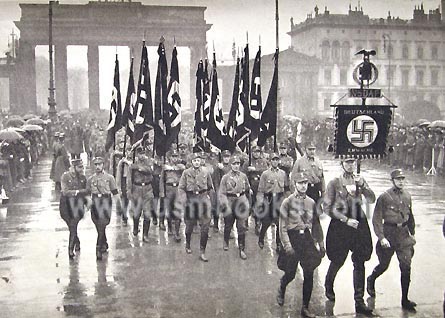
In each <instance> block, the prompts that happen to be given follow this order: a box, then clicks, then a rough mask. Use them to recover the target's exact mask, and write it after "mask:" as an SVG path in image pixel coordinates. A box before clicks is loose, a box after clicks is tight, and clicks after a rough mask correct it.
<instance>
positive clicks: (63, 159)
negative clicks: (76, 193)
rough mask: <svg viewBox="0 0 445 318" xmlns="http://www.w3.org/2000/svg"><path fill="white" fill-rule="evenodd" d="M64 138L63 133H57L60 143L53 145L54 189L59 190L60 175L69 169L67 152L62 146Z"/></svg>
mask: <svg viewBox="0 0 445 318" xmlns="http://www.w3.org/2000/svg"><path fill="white" fill-rule="evenodd" d="M64 138H65V135H64V134H63V133H60V134H59V139H60V143H58V144H56V145H55V147H54V152H55V158H56V160H55V163H54V174H53V180H54V182H55V183H56V190H60V181H61V178H62V175H63V174H64V173H65V172H66V171H67V170H68V169H69V167H70V159H69V157H68V152H67V151H66V148H65V146H64V144H63V143H64Z"/></svg>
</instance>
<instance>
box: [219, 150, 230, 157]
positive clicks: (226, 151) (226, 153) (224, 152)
mask: <svg viewBox="0 0 445 318" xmlns="http://www.w3.org/2000/svg"><path fill="white" fill-rule="evenodd" d="M221 154H222V156H223V157H230V156H231V155H232V154H231V153H230V151H229V150H224V151H223V152H222V153H221Z"/></svg>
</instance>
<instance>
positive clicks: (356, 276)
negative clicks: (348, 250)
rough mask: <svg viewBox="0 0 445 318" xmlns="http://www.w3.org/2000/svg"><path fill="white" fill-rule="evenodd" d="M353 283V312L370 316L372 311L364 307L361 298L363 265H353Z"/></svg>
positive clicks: (363, 289) (363, 291) (363, 280)
mask: <svg viewBox="0 0 445 318" xmlns="http://www.w3.org/2000/svg"><path fill="white" fill-rule="evenodd" d="M353 282H354V300H355V312H356V313H358V314H362V315H365V316H372V315H373V311H372V309H371V308H369V307H368V306H366V304H365V301H364V300H363V297H364V295H365V264H364V263H354V271H353Z"/></svg>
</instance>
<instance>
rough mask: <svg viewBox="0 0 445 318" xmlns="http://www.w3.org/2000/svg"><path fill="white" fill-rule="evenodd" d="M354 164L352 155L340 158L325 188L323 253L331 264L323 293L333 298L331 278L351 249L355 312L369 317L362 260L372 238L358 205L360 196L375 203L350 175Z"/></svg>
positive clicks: (361, 180) (361, 181)
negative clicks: (326, 217) (335, 173)
mask: <svg viewBox="0 0 445 318" xmlns="http://www.w3.org/2000/svg"><path fill="white" fill-rule="evenodd" d="M355 164H356V159H354V158H345V159H342V160H341V166H342V168H343V172H342V174H341V175H340V176H338V177H336V178H334V179H333V180H331V181H330V182H329V184H328V186H327V189H326V196H325V199H324V210H325V211H326V213H327V214H328V215H329V216H330V217H331V222H330V224H329V228H328V234H327V236H326V254H327V256H328V258H329V260H330V261H331V263H330V265H329V269H328V272H327V274H326V279H325V295H326V297H327V298H328V299H329V300H330V301H335V293H334V281H335V277H336V276H337V273H338V271H339V270H340V268H341V267H342V266H343V265H344V263H345V261H346V258H347V256H348V254H349V251H351V252H352V262H353V264H354V272H353V284H354V300H355V311H356V313H358V314H364V315H366V316H372V315H373V311H372V309H371V308H369V307H368V306H366V304H365V301H364V299H363V297H364V290H365V279H366V276H365V262H366V261H368V260H369V259H370V258H371V254H372V239H371V233H370V230H369V225H368V221H367V218H366V215H365V214H364V212H363V210H362V208H361V205H362V196H364V197H365V198H366V201H367V202H368V203H370V204H372V203H374V202H375V194H374V192H373V191H372V190H371V188H370V187H369V186H368V184H367V183H366V181H365V179H364V178H363V177H361V176H359V175H354V171H355V168H356V165H355Z"/></svg>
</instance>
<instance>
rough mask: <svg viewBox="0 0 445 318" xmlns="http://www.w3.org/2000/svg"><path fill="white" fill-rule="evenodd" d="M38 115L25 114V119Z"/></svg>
mask: <svg viewBox="0 0 445 318" xmlns="http://www.w3.org/2000/svg"><path fill="white" fill-rule="evenodd" d="M36 117H37V116H36V115H34V114H26V115H25V116H23V120H28V119H31V118H36Z"/></svg>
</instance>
